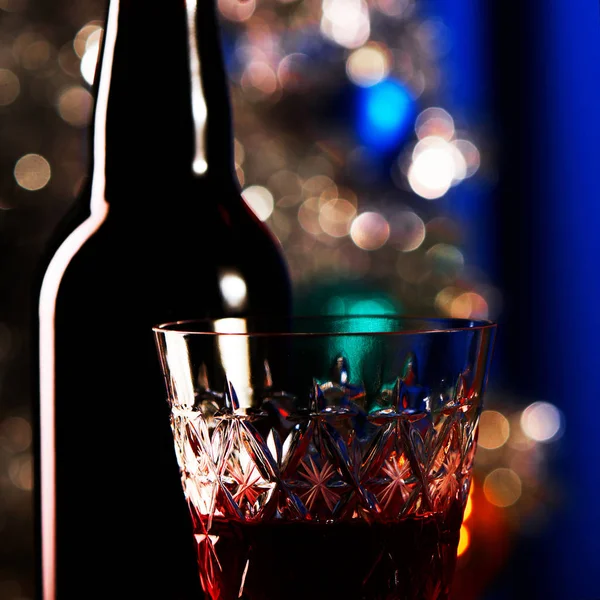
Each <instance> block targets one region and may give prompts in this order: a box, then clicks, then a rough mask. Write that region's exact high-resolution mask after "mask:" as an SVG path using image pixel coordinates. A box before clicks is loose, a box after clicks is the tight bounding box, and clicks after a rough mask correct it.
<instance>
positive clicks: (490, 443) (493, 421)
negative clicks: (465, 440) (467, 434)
mask: <svg viewBox="0 0 600 600" xmlns="http://www.w3.org/2000/svg"><path fill="white" fill-rule="evenodd" d="M509 435H510V425H509V423H508V419H507V418H506V417H505V416H504V415H503V414H502V413H500V412H498V411H497V410H484V411H483V412H482V413H481V417H480V419H479V438H478V442H477V443H478V445H479V446H481V447H482V448H485V449H487V450H495V449H496V448H501V447H502V446H503V445H504V444H505V443H506V442H507V440H508V436H509Z"/></svg>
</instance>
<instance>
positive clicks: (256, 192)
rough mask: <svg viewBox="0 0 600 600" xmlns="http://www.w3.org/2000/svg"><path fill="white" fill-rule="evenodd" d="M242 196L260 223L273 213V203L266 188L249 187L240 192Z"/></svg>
mask: <svg viewBox="0 0 600 600" xmlns="http://www.w3.org/2000/svg"><path fill="white" fill-rule="evenodd" d="M242 196H243V197H244V200H245V201H246V204H248V206H249V207H250V208H251V209H252V210H253V211H254V213H255V214H256V216H257V217H258V218H259V219H260V220H261V221H266V220H267V219H268V218H269V217H270V216H271V214H272V213H273V208H274V206H275V201H274V199H273V194H271V192H270V191H269V190H268V189H267V188H266V187H263V186H261V185H251V186H250V187H247V188H246V189H245V190H244V191H243V192H242Z"/></svg>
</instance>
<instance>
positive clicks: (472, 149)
mask: <svg viewBox="0 0 600 600" xmlns="http://www.w3.org/2000/svg"><path fill="white" fill-rule="evenodd" d="M452 145H453V146H455V147H456V149H457V150H458V151H459V152H460V154H461V155H462V157H463V159H464V161H465V166H466V170H465V177H472V176H473V175H475V173H476V172H477V170H478V169H479V166H480V165H481V155H480V153H479V150H478V148H477V146H475V144H474V143H473V142H470V141H469V140H454V141H453V142H452Z"/></svg>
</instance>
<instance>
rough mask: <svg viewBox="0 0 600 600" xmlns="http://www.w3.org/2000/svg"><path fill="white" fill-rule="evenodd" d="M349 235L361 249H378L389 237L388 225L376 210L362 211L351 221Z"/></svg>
mask: <svg viewBox="0 0 600 600" xmlns="http://www.w3.org/2000/svg"><path fill="white" fill-rule="evenodd" d="M350 237H351V238H352V241H353V242H354V243H355V244H356V245H357V246H358V247H359V248H361V249H362V250H378V249H379V248H381V247H382V246H384V245H385V243H386V242H387V241H388V238H389V237H390V225H389V223H388V222H387V220H386V219H385V217H384V216H383V215H381V214H379V213H378V212H364V213H362V214H360V215H358V217H356V218H355V219H354V221H352V225H351V227H350Z"/></svg>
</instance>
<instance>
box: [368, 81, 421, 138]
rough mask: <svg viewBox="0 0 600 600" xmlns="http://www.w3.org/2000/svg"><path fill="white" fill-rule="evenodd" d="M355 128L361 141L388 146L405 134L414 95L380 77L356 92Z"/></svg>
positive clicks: (411, 111) (402, 86)
mask: <svg viewBox="0 0 600 600" xmlns="http://www.w3.org/2000/svg"><path fill="white" fill-rule="evenodd" d="M357 106H358V123H357V128H358V132H359V136H360V138H361V140H362V142H363V143H364V144H365V145H367V146H369V147H371V148H375V149H380V150H388V149H391V148H393V147H394V146H396V145H397V144H399V143H400V141H401V140H402V139H403V137H404V136H405V135H406V133H407V131H408V129H409V125H410V122H411V119H412V115H413V112H414V98H413V96H412V94H411V93H410V92H409V90H408V88H407V87H406V86H405V85H404V84H403V83H402V82H400V81H397V80H395V79H384V80H383V81H380V82H379V83H377V84H375V85H372V86H370V87H367V88H361V89H360V92H359V96H358V104H357Z"/></svg>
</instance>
